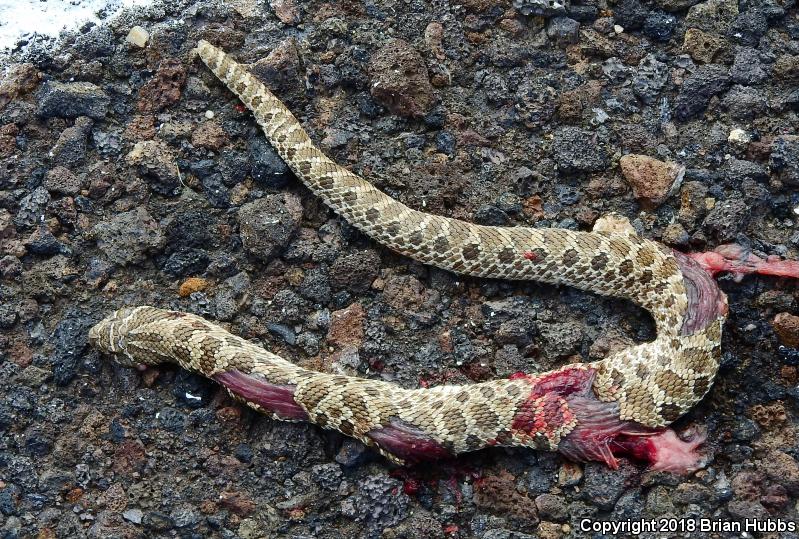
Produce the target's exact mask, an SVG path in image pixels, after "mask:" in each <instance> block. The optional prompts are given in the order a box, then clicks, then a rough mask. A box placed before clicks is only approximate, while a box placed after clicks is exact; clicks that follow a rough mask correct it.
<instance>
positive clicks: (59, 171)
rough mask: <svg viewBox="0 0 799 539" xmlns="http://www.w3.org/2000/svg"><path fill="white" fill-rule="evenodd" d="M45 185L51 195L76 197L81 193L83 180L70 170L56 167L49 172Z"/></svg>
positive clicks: (45, 178)
mask: <svg viewBox="0 0 799 539" xmlns="http://www.w3.org/2000/svg"><path fill="white" fill-rule="evenodd" d="M43 185H44V187H45V189H47V190H48V191H50V192H51V193H56V194H61V195H69V196H75V195H77V194H78V193H80V189H81V180H80V178H79V177H78V176H76V175H75V174H73V173H72V171H70V170H69V169H67V168H64V167H62V166H56V167H53V168H52V169H51V170H49V171H48V172H47V175H45V177H44V184H43Z"/></svg>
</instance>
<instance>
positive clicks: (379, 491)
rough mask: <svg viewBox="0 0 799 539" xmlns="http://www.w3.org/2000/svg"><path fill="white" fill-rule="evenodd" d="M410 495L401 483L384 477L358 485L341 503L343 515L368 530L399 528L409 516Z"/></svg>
mask: <svg viewBox="0 0 799 539" xmlns="http://www.w3.org/2000/svg"><path fill="white" fill-rule="evenodd" d="M408 501H409V500H408V496H407V495H406V494H405V493H404V492H403V490H402V482H401V481H398V480H396V479H392V478H390V477H388V476H385V475H379V476H371V477H367V478H365V479H362V480H361V481H359V482H358V485H357V488H356V490H355V494H353V495H352V496H350V497H348V498H347V499H346V500H344V501H343V502H342V503H341V513H342V514H343V515H344V516H345V517H347V518H350V519H352V520H355V521H356V522H362V523H364V524H366V525H367V526H368V527H369V528H373V529H383V528H388V527H391V526H396V525H397V524H399V523H400V522H401V521H402V520H404V519H405V518H406V517H407V516H408V505H409V504H408Z"/></svg>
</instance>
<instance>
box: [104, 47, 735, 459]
mask: <svg viewBox="0 0 799 539" xmlns="http://www.w3.org/2000/svg"><path fill="white" fill-rule="evenodd" d="M197 52H198V54H199V56H200V58H201V59H202V61H203V62H204V63H205V64H206V65H207V66H208V67H209V68H210V69H211V71H213V73H214V74H215V75H216V76H217V77H218V78H219V79H220V80H221V81H222V82H223V83H224V84H225V85H226V86H227V87H228V88H229V89H230V90H232V91H233V92H234V93H235V94H236V95H237V96H238V97H239V99H241V101H242V102H243V103H244V104H245V105H246V106H247V107H248V108H249V109H250V110H252V112H253V114H254V116H255V119H256V120H257V122H258V123H259V124H260V126H261V127H262V128H263V131H264V133H265V135H266V137H267V139H268V140H269V142H270V143H271V144H272V145H273V146H274V148H275V149H276V150H277V152H278V153H279V155H280V156H281V158H282V159H283V160H284V161H285V162H286V163H287V164H288V166H289V167H290V168H291V170H292V171H293V172H294V174H295V175H296V176H297V178H299V179H300V180H301V181H302V182H303V183H304V184H305V186H307V188H308V189H310V191H311V192H312V193H313V194H314V195H316V196H318V197H320V198H321V199H322V200H323V201H324V202H325V203H326V204H327V205H328V206H329V207H330V208H332V209H333V210H334V211H335V212H336V213H337V214H339V215H340V216H341V217H343V218H344V219H346V220H347V221H348V222H349V223H350V224H352V225H353V226H354V227H356V228H358V229H359V230H361V231H362V232H363V233H365V234H366V235H368V236H370V237H371V238H372V239H374V240H375V241H377V242H378V243H381V244H383V245H385V246H386V247H388V248H390V249H393V250H394V251H397V252H399V253H402V254H404V255H406V256H408V257H411V258H413V259H415V260H418V261H420V262H423V263H425V264H430V265H432V266H436V267H438V268H442V269H445V270H449V271H452V272H455V273H459V274H466V275H472V276H477V277H490V278H499V279H510V280H532V281H539V282H544V283H552V284H564V285H569V286H573V287H576V288H580V289H583V290H588V291H591V292H595V293H598V294H602V295H607V296H616V297H623V298H627V299H629V300H631V301H633V302H635V303H637V304H639V305H641V306H642V307H644V308H646V309H647V310H648V311H649V312H650V313H651V314H652V317H653V319H654V322H655V326H656V330H657V337H656V339H655V340H654V341H651V342H646V343H643V344H639V345H636V346H632V347H630V348H627V349H625V350H622V351H620V352H618V353H614V354H611V355H609V356H608V357H606V358H605V359H603V360H601V361H596V362H593V363H585V364H576V365H567V366H565V367H563V368H561V369H558V370H555V371H551V372H548V373H541V374H529V375H527V374H525V375H521V374H520V375H515V376H513V377H511V378H510V379H503V380H493V381H489V382H485V383H480V384H474V385H465V386H450V385H444V386H439V387H432V388H424V389H404V388H401V387H399V386H397V385H395V384H392V383H388V382H384V381H377V380H371V379H363V378H357V377H347V376H340V375H334V374H327V373H322V372H315V371H310V370H307V369H303V368H300V367H298V366H296V365H294V364H293V363H291V362H289V361H287V360H285V359H283V358H281V357H279V356H277V355H275V354H272V353H270V352H268V351H266V350H264V349H262V348H260V347H257V346H255V345H253V344H251V343H249V342H248V341H246V340H244V339H241V338H239V337H236V336H234V335H231V334H230V333H228V332H227V331H225V330H224V329H222V328H220V327H219V326H217V325H215V324H212V323H210V322H208V321H206V320H204V319H202V318H200V317H198V316H194V315H190V314H185V313H180V312H175V311H164V310H161V309H157V308H154V307H135V308H124V309H121V310H119V311H117V312H115V313H114V314H112V315H111V316H109V317H108V318H106V319H105V320H103V321H102V322H100V323H99V324H98V325H97V326H95V327H94V328H93V329H92V331H91V340H92V342H93V343H95V344H96V345H98V346H99V347H100V348H102V349H103V350H105V351H108V352H111V353H115V354H117V356H118V358H119V360H120V361H121V362H122V363H125V364H150V365H152V364H158V363H162V362H175V363H178V364H179V365H180V366H182V367H184V368H186V369H189V370H192V371H195V372H198V373H200V374H203V375H205V376H207V377H209V378H212V379H214V380H217V381H219V382H220V383H222V384H223V385H224V386H225V387H226V388H227V389H228V391H229V392H230V393H231V394H232V395H234V396H235V397H236V398H238V399H240V400H242V401H244V402H246V403H247V404H248V405H250V406H252V407H253V408H255V409H257V410H259V411H262V412H264V413H266V414H269V415H271V416H272V417H275V418H276V419H282V420H293V421H297V420H302V421H310V422H313V423H315V424H317V425H320V426H322V427H324V428H328V429H335V430H338V431H340V432H342V433H344V434H346V435H348V436H352V437H355V438H357V439H358V440H360V441H362V442H363V443H365V444H367V445H369V446H371V447H374V448H376V449H377V450H378V451H379V452H381V453H382V454H384V455H385V456H387V457H388V458H389V459H391V460H393V461H395V462H400V463H402V462H407V461H414V460H418V459H420V458H437V457H442V456H447V455H454V454H458V453H462V452H465V451H472V450H476V449H479V448H481V447H485V446H492V445H498V446H525V447H533V448H537V449H546V450H560V451H561V452H563V453H565V454H567V455H568V456H571V457H572V458H576V459H598V460H603V461H605V462H607V463H608V464H610V465H615V459H614V457H613V454H612V453H613V452H614V451H621V450H623V449H625V448H626V449H627V450H629V451H632V452H635V451H639V450H640V446H635V444H632V443H631V440H636V439H637V438H642V439H644V438H646V437H649V436H650V435H653V434H655V433H658V432H660V430H659V429H661V428H662V427H665V426H666V425H668V424H669V423H671V422H672V421H674V420H676V419H677V418H678V417H680V416H681V415H682V414H684V413H685V412H686V411H688V410H689V409H690V408H691V407H692V406H693V405H694V404H696V403H697V402H698V401H699V400H700V399H701V398H702V397H703V396H704V395H705V393H706V392H707V391H708V388H709V387H710V385H711V383H712V381H713V378H714V376H715V374H716V371H717V369H718V362H719V356H720V340H721V328H722V324H723V321H724V318H725V316H726V303H725V301H726V300H725V298H724V295H723V294H722V293H721V292H719V291H718V288H717V287H716V286H715V283H713V281H712V280H711V279H710V277H709V276H708V275H707V274H706V273H705V272H703V270H702V269H701V268H699V267H698V266H697V265H696V264H695V263H694V262H693V260H691V259H689V258H687V257H685V256H683V255H681V254H679V253H676V252H673V251H672V250H671V249H669V248H667V247H665V246H663V245H661V244H659V243H657V242H654V241H650V240H647V239H644V238H641V237H639V236H638V235H636V234H634V233H632V232H630V231H626V230H621V231H619V230H612V229H609V228H608V229H606V228H604V227H602V226H599V227H595V229H594V231H592V232H579V231H572V230H564V229H557V228H548V229H539V228H527V227H512V228H505V227H494V226H480V225H476V224H472V223H468V222H464V221H460V220H456V219H451V218H446V217H441V216H437V215H431V214H428V213H424V212H420V211H417V210H414V209H412V208H409V207H408V206H406V205H404V204H402V203H401V202H399V201H397V200H394V199H393V198H391V197H389V196H388V195H386V194H385V193H383V192H381V191H380V190H378V189H377V188H375V187H373V186H372V185H371V184H370V183H369V182H367V181H365V180H364V179H362V178H361V177H359V176H358V175H356V174H354V173H352V172H350V171H349V170H347V169H346V168H344V167H342V166H339V165H337V164H336V163H334V162H333V161H332V160H330V159H329V158H328V157H327V156H325V155H324V154H323V153H322V151H321V150H319V149H318V148H317V147H316V146H315V145H314V143H313V142H312V141H311V139H310V137H309V136H308V134H307V133H306V132H305V130H304V129H303V128H302V126H301V125H300V123H299V122H298V121H297V119H296V118H295V117H294V116H293V115H292V113H291V112H290V111H289V110H288V109H287V108H286V107H285V106H284V105H283V103H281V101H280V100H279V99H278V98H277V97H275V96H274V95H273V94H272V93H271V92H270V91H269V90H268V89H267V88H266V87H265V86H264V85H263V84H262V83H261V82H260V81H259V80H258V79H256V78H255V77H254V76H253V75H252V74H251V73H249V72H248V71H247V70H246V69H245V68H244V67H242V66H241V65H239V64H238V63H236V62H235V61H233V60H232V59H231V58H230V57H229V56H228V55H227V54H225V53H224V52H222V51H221V50H219V49H217V48H216V47H214V46H212V45H210V44H209V43H207V42H205V41H201V42H200V43H199V45H198V47H197ZM635 447H638V449H635ZM639 452H640V451H639ZM650 456H651V455H650ZM653 460H654V459H653Z"/></svg>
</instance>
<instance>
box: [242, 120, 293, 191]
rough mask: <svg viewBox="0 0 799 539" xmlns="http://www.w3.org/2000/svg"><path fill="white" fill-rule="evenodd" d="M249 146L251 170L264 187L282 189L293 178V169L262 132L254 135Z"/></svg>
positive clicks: (253, 176) (254, 177) (255, 178)
mask: <svg viewBox="0 0 799 539" xmlns="http://www.w3.org/2000/svg"><path fill="white" fill-rule="evenodd" d="M248 146H249V150H250V159H249V161H250V171H251V174H252V178H253V179H254V180H255V181H256V182H258V183H259V184H261V185H263V186H264V187H268V188H272V189H280V188H281V187H284V186H285V185H286V184H287V183H288V182H289V181H290V180H291V178H292V176H293V174H292V172H291V170H289V167H288V166H287V165H286V163H285V162H284V161H283V160H282V159H281V158H280V156H279V155H278V154H277V152H276V151H275V149H274V148H273V147H272V145H271V144H269V142H267V141H266V140H265V139H264V137H263V135H262V134H261V133H258V134H257V135H256V136H254V137H252V138H251V139H250V140H249V142H248Z"/></svg>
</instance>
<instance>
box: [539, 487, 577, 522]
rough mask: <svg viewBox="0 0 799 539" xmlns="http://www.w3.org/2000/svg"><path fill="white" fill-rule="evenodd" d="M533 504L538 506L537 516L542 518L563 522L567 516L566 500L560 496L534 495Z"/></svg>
mask: <svg viewBox="0 0 799 539" xmlns="http://www.w3.org/2000/svg"><path fill="white" fill-rule="evenodd" d="M535 506H536V507H537V508H538V516H540V517H541V519H542V520H551V521H554V522H563V521H565V520H566V518H568V516H569V511H568V507H567V506H566V500H565V499H564V498H563V497H562V496H556V495H554V494H541V495H540V496H537V497H536V499H535Z"/></svg>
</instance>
